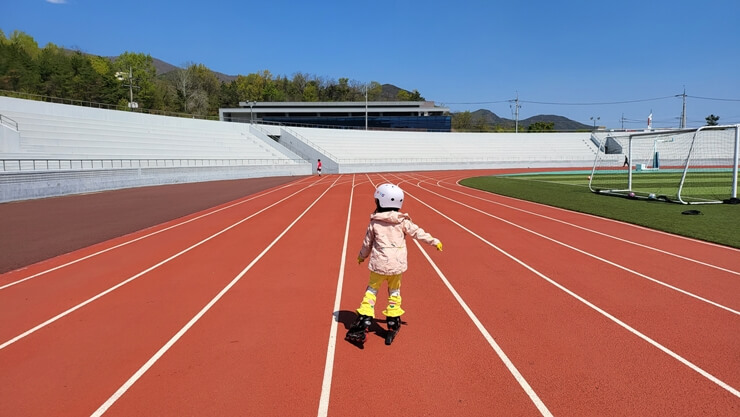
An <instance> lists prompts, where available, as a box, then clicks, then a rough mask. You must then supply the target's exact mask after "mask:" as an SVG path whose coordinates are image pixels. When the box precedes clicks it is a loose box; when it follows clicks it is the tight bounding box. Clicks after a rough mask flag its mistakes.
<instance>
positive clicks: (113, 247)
mask: <svg viewBox="0 0 740 417" xmlns="http://www.w3.org/2000/svg"><path fill="white" fill-rule="evenodd" d="M301 181H303V179H300V180H298V181H296V182H294V183H290V184H286V185H283V186H281V187H278V188H275V189H273V190H270V191H267V192H264V193H262V194H258V195H255V196H251V197H249V198H247V199H245V200H242V201H239V202H236V203H234V204H230V205H228V206H225V207H221V208H220V209H217V210H214V211H211V212H207V213H203V214H201V215H200V216H198V217H194V218H192V219H189V220H185V221H183V222H180V223H177V224H173V225H172V226H168V227H166V228H164V229H161V230H157V231H154V232H152V233H149V234H147V235H144V236H140V237H138V238H136V239H132V240H129V241H126V242H123V243H119V244H118V245H115V246H112V247H110V248H107V249H103V250H100V251H98V252H95V253H93V254H90V255H87V256H84V257H82V258H79V259H75V260H73V261H69V262H67V263H65V264H62V265H59V266H56V267H54V268H50V269H47V270H45V271H41V272H38V273H36V274H34V275H31V276H28V277H26V278H22V279H19V280H17V281H13V282H10V283H8V284H5V285H2V286H0V290H4V289H6V288H8V287H12V286H13V285H17V284H20V283H22V282H25V281H28V280H30V279H33V278H37V277H40V276H42V275H45V274H48V273H50V272H54V271H56V270H59V269H62V268H65V267H67V266H70V265H74V264H76V263H78V262H82V261H84V260H87V259H90V258H92V257H95V256H98V255H101V254H103V253H106V252H110V251H112V250H114V249H118V248H120V247H123V246H126V245H129V244H131V243H134V242H138V241H139V240H142V239H146V238H148V237H152V236H154V235H157V234H160V233H162V232H165V231H167V230H170V229H174V228H176V227H179V226H182V225H184V224H188V223H190V222H194V221H196V220H200V219H202V218H204V217H207V216H210V215H212V214H215V213H218V212H220V211H223V210H226V209H230V208H232V207H235V206H238V205H240V204H244V203H246V202H248V201H251V200H254V199H256V198H260V197H264V196H266V195H268V194H271V193H274V192H275V191H278V190H282V189H283V188H287V187H292V186H295V185H297V184H298V183H300V182H301ZM313 185H315V183H314V184H311V185H309V187H310V186H313ZM155 227H156V226H155Z"/></svg>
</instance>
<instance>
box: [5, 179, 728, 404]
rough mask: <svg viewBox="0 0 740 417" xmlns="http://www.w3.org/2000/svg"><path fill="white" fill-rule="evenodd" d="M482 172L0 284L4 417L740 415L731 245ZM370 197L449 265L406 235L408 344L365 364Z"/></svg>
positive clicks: (221, 218) (282, 197)
mask: <svg viewBox="0 0 740 417" xmlns="http://www.w3.org/2000/svg"><path fill="white" fill-rule="evenodd" d="M482 174H485V172H471V171H465V172H432V173H422V172H419V173H397V174H372V175H364V174H363V175H329V176H322V177H310V178H303V179H300V180H296V181H293V182H291V183H288V184H286V185H284V186H277V187H274V188H271V189H269V190H265V191H262V192H259V193H256V194H254V195H251V196H249V197H244V198H241V199H239V200H235V201H233V202H230V203H227V204H223V205H220V206H217V207H214V208H212V209H208V210H205V211H202V212H199V213H195V214H193V215H190V216H186V217H184V218H180V219H176V220H173V221H169V222H166V223H163V224H161V225H158V226H156V227H153V228H148V229H145V230H142V231H139V232H136V233H133V234H129V235H126V236H122V237H119V238H115V239H112V240H109V241H106V242H103V243H100V244H96V245H93V246H90V247H87V248H84V249H81V250H78V251H75V252H72V253H68V254H65V255H62V256H59V257H55V258H52V259H49V260H47V261H43V262H40V263H38V264H34V265H31V266H29V267H27V268H24V269H21V270H15V271H11V272H8V273H5V274H3V275H0V369H2V372H0V415H2V416H20V415H23V416H48V415H55V416H80V415H106V416H119V415H120V416H130V415H157V416H205V415H259V416H285V415H291V416H304V415H305V416H327V415H328V416H347V415H368V414H369V415H373V414H391V413H392V414H396V415H409V416H422V415H427V416H450V415H466V416H476V415H479V416H492V415H502V416H520V415H521V416H538V415H545V416H549V415H555V416H595V415H598V416H696V415H711V416H736V415H738V414H739V412H740V393H739V392H738V388H740V311H739V310H740V256H739V255H740V251H738V250H735V249H731V248H726V247H722V246H717V245H712V244H707V243H703V242H699V241H696V240H691V239H685V238H681V237H677V236H673V235H669V234H665V233H660V232H655V231H651V230H648V229H645V228H640V227H635V226H631V225H628V224H624V223H619V222H614V221H610V220H605V219H601V218H597V217H594V216H588V215H582V214H578V213H574V212H569V211H565V210H560V209H555V208H551V207H547V206H542V205H538V204H533V203H528V202H524V201H519V200H515V199H511V198H506V197H502V196H498V195H493V194H489V193H485V192H481V191H477V190H472V189H468V188H465V187H461V186H459V185H457V183H456V181H457V180H458V179H460V178H465V177H469V176H473V175H482ZM386 181H390V182H395V183H400V184H401V186H402V187H403V188H404V190H405V191H406V194H407V198H406V202H405V204H404V211H407V212H409V213H410V214H411V216H412V218H413V220H414V221H415V222H416V223H417V224H419V225H420V226H422V227H423V228H424V229H426V230H427V231H429V232H430V233H432V234H433V235H434V236H436V237H439V238H440V239H441V240H442V242H443V243H444V252H437V251H436V250H434V248H432V247H429V246H423V247H422V246H421V245H418V244H417V243H414V241H413V240H411V239H409V240H408V242H407V243H408V248H409V265H410V268H409V270H408V271H407V272H406V273H405V274H404V278H403V298H404V309H405V310H406V311H407V314H405V315H404V316H403V319H404V325H403V327H402V330H401V332H400V333H399V335H398V337H397V339H396V341H395V342H394V343H393V345H392V346H385V345H384V343H383V337H382V336H383V331H382V326H384V323H383V320H382V316H380V317H379V319H381V320H378V323H377V324H376V325H375V326H374V327H373V328H372V329H371V332H370V333H369V336H368V340H367V342H366V344H365V348H364V349H359V348H357V347H356V346H354V345H351V344H349V343H347V342H345V341H344V340H343V336H344V333H345V332H346V329H347V328H348V326H349V324H350V322H351V320H352V319H353V316H354V313H353V310H354V309H355V308H356V307H357V305H358V303H359V301H360V299H361V296H362V293H363V292H364V288H365V286H366V284H367V278H368V271H367V268H366V266H365V265H364V264H363V265H362V266H358V265H357V263H356V261H355V259H356V255H357V252H358V250H359V246H360V244H361V240H362V237H363V236H364V230H365V227H366V225H367V221H368V216H369V214H370V212H371V211H372V210H373V208H374V203H373V200H372V192H373V189H374V187H375V186H376V185H378V184H379V183H381V182H386ZM382 291H385V289H383V290H382ZM379 312H380V309H378V313H379Z"/></svg>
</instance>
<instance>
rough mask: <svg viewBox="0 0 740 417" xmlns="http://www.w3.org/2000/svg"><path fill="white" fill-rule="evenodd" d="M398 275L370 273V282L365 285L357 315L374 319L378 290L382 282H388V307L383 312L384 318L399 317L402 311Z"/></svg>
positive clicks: (399, 278) (399, 275)
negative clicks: (365, 288)
mask: <svg viewBox="0 0 740 417" xmlns="http://www.w3.org/2000/svg"><path fill="white" fill-rule="evenodd" d="M402 275H403V274H398V275H380V274H377V273H375V272H370V282H369V283H368V284H367V290H366V291H365V296H364V297H363V298H362V303H360V308H358V309H357V313H359V314H361V315H363V316H370V317H375V301H376V299H377V295H378V289H379V288H380V284H382V283H383V281H388V306H387V307H386V308H385V310H383V314H385V316H386V317H399V316H401V315H402V314H403V313H404V311H403V309H402V308H401V276H402Z"/></svg>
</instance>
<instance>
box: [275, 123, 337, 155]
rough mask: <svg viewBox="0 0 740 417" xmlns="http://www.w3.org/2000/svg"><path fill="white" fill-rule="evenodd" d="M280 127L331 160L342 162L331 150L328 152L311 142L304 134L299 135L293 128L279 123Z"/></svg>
mask: <svg viewBox="0 0 740 417" xmlns="http://www.w3.org/2000/svg"><path fill="white" fill-rule="evenodd" d="M280 128H281V129H283V130H285V131H286V132H288V133H290V134H291V135H293V136H295V137H296V138H298V139H300V140H302V141H303V142H304V143H306V144H307V145H309V146H311V147H312V148H314V150H317V151H319V152H320V153H321V154H323V155H325V156H326V157H328V158H329V159H331V160H333V161H334V162H337V163H339V162H342V161H341V160H340V159H339V158H337V157H336V156H334V155H332V154H331V152H329V151H327V150H325V149H324V148H322V147H321V146H319V145H317V144H315V143H313V142H311V141H310V140H308V138H306V137H305V136H303V135H301V134H300V133H298V132H296V131H294V130H291V129H288V128H287V126H284V125H280Z"/></svg>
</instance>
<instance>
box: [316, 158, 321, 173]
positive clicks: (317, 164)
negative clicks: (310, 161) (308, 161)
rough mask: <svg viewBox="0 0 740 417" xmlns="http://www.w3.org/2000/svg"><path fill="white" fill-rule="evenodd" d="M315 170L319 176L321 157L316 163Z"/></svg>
mask: <svg viewBox="0 0 740 417" xmlns="http://www.w3.org/2000/svg"><path fill="white" fill-rule="evenodd" d="M316 172H318V173H319V177H320V176H321V159H319V161H318V162H317V163H316Z"/></svg>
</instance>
